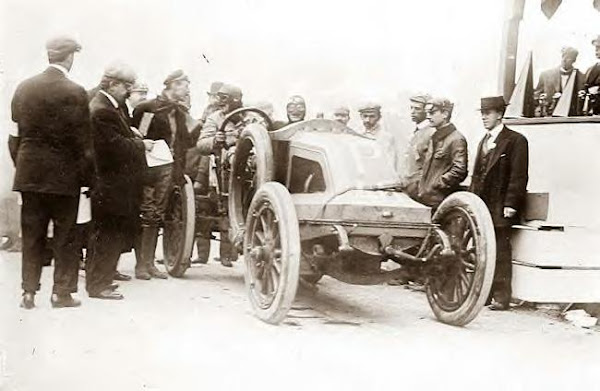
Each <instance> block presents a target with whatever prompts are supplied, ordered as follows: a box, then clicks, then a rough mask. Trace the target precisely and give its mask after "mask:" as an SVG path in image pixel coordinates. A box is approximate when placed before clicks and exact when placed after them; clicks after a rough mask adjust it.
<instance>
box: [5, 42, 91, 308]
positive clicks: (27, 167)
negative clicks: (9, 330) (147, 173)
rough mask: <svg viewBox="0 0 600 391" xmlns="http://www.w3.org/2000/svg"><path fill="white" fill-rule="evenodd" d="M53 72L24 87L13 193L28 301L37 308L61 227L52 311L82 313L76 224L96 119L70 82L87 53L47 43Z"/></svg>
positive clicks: (16, 110)
mask: <svg viewBox="0 0 600 391" xmlns="http://www.w3.org/2000/svg"><path fill="white" fill-rule="evenodd" d="M46 49H47V52H48V60H49V62H50V66H49V67H48V68H47V69H46V70H45V71H44V72H42V73H41V74H39V75H37V76H34V77H32V78H30V79H27V80H25V81H24V82H22V83H21V84H20V85H19V86H18V87H17V90H16V92H15V94H14V97H13V100H12V119H13V121H15V122H16V123H17V125H18V129H19V137H20V138H19V140H20V143H19V148H18V151H17V156H16V173H15V179H14V186H13V190H14V191H18V192H21V197H22V199H23V206H22V209H21V229H22V232H23V264H22V274H23V275H22V278H23V285H22V287H23V292H24V293H23V300H22V302H21V306H22V307H24V308H27V309H30V308H33V307H34V306H35V303H34V298H35V293H36V291H38V290H39V288H40V274H41V271H42V263H43V258H44V251H45V250H44V245H45V240H46V234H47V231H48V224H49V222H50V220H52V221H53V222H54V246H53V247H54V253H55V260H56V261H55V268H54V287H53V288H52V298H51V303H52V306H53V307H55V308H58V307H77V306H79V305H80V304H81V302H80V301H79V300H77V299H75V298H73V297H72V296H71V294H72V293H75V292H76V291H77V274H78V269H79V257H78V254H77V248H76V245H75V242H76V241H75V240H74V239H75V238H74V235H75V229H74V228H75V222H76V218H77V208H78V204H79V193H80V188H81V187H82V186H89V180H90V179H91V176H92V175H91V173H92V167H93V166H92V164H91V142H90V136H89V111H88V105H87V95H86V92H85V90H84V89H83V87H81V86H79V85H78V84H76V83H74V82H73V81H71V80H69V78H68V72H69V70H70V69H71V66H72V65H73V58H74V53H75V52H77V51H79V50H80V49H81V46H80V45H79V44H78V43H77V42H76V41H75V40H74V39H72V38H69V37H57V38H54V39H51V40H49V41H48V42H47V43H46Z"/></svg>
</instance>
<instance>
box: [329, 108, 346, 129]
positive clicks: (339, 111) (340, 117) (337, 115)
mask: <svg viewBox="0 0 600 391" xmlns="http://www.w3.org/2000/svg"><path fill="white" fill-rule="evenodd" d="M333 119H334V120H335V121H337V122H340V123H342V124H344V125H346V126H348V122H350V109H349V108H348V107H346V106H339V107H336V108H335V110H333Z"/></svg>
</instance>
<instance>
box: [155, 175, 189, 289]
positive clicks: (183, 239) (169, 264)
mask: <svg viewBox="0 0 600 391" xmlns="http://www.w3.org/2000/svg"><path fill="white" fill-rule="evenodd" d="M195 216H196V211H195V199H194V188H193V186H192V181H191V180H190V178H189V177H187V176H185V183H184V184H183V185H182V186H176V187H175V189H174V190H173V193H172V194H171V198H170V199H169V207H168V209H167V213H166V216H165V225H164V228H163V253H164V262H165V268H166V269H167V272H168V273H169V274H170V275H171V276H173V277H182V276H183V274H184V273H185V271H186V270H187V269H188V268H189V267H190V258H191V256H192V249H193V245H194V229H195Z"/></svg>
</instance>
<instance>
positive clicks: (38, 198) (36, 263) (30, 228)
mask: <svg viewBox="0 0 600 391" xmlns="http://www.w3.org/2000/svg"><path fill="white" fill-rule="evenodd" d="M22 200H23V205H22V207H21V232H22V236H23V239H22V244H23V254H22V265H21V275H22V288H23V290H24V291H25V292H31V293H35V292H36V291H38V290H39V289H40V276H41V273H42V264H43V262H44V253H45V247H46V235H47V233H48V224H49V222H50V211H49V210H48V208H47V207H46V205H45V202H44V201H45V195H44V194H40V193H30V192H23V193H22Z"/></svg>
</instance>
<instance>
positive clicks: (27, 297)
mask: <svg viewBox="0 0 600 391" xmlns="http://www.w3.org/2000/svg"><path fill="white" fill-rule="evenodd" d="M33 307H35V293H31V292H25V293H23V299H22V300H21V308H25V309H26V310H30V309H32V308H33Z"/></svg>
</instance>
